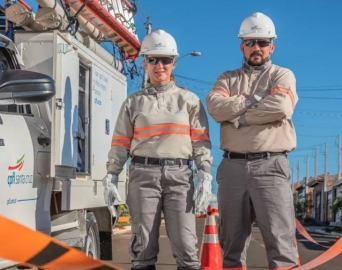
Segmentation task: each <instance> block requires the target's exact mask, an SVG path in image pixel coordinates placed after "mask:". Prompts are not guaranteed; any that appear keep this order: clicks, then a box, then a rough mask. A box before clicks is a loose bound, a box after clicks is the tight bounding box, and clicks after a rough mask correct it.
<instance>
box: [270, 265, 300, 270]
mask: <svg viewBox="0 0 342 270" xmlns="http://www.w3.org/2000/svg"><path fill="white" fill-rule="evenodd" d="M294 267H295V266H293V267H290V266H289V267H277V268H272V270H290V269H295V268H294Z"/></svg>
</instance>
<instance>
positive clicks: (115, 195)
mask: <svg viewBox="0 0 342 270" xmlns="http://www.w3.org/2000/svg"><path fill="white" fill-rule="evenodd" d="M118 181H119V178H118V176H117V175H116V174H110V173H109V174H107V176H106V177H105V178H103V180H102V184H103V186H104V192H103V195H104V200H105V203H106V204H107V206H108V209H109V211H110V212H111V214H112V216H113V217H116V216H117V212H116V209H115V207H114V202H115V200H117V201H118V202H121V197H120V194H119V192H118Z"/></svg>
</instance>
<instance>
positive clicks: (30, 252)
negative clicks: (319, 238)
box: [0, 209, 342, 270]
mask: <svg viewBox="0 0 342 270" xmlns="http://www.w3.org/2000/svg"><path fill="white" fill-rule="evenodd" d="M217 212H218V210H217V209H215V210H214V211H210V212H209V213H210V214H216V213H217ZM201 217H202V216H201ZM296 227H297V230H298V231H299V233H301V234H302V235H303V236H304V237H305V238H306V239H308V240H309V241H311V242H313V243H315V244H318V245H320V244H319V243H317V242H316V241H315V240H314V239H313V238H312V237H311V236H310V235H309V234H308V233H307V231H306V230H305V228H304V227H303V226H302V225H301V224H300V222H299V221H298V220H296ZM0 228H1V230H0V240H1V242H0V258H3V259H7V260H10V261H14V262H18V263H20V264H23V265H26V266H29V267H38V268H42V269H51V270H59V269H63V270H110V269H114V270H122V269H121V268H118V267H116V266H114V265H111V264H107V263H105V262H102V261H99V260H95V259H92V258H91V257H88V256H86V255H85V254H84V253H83V252H81V251H79V250H77V249H75V248H72V247H70V246H67V245H65V244H63V243H61V242H59V241H58V240H56V239H54V238H52V237H50V236H48V235H46V234H43V233H41V232H38V231H34V230H32V229H29V228H27V227H25V226H23V225H21V224H19V223H16V222H14V221H12V220H10V219H8V218H6V217H3V216H0ZM320 246H322V245H320ZM323 247H326V246H323ZM326 248H328V247H326ZM341 252H342V237H341V238H340V239H339V240H338V241H337V242H336V243H335V244H334V245H332V246H331V247H329V248H328V250H326V251H325V252H323V253H322V254H321V255H319V256H318V257H317V258H315V259H313V260H312V261H310V262H308V263H306V264H304V265H302V266H299V267H297V268H294V269H297V270H309V269H314V268H316V267H317V266H319V265H321V264H324V263H326V262H327V261H330V260H331V259H333V258H334V257H336V256H337V255H339V254H340V253H341Z"/></svg>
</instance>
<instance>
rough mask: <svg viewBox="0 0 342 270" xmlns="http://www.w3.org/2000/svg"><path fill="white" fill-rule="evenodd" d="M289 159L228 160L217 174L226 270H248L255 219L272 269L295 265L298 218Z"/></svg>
mask: <svg viewBox="0 0 342 270" xmlns="http://www.w3.org/2000/svg"><path fill="white" fill-rule="evenodd" d="M289 179H290V170H289V164H288V159H287V157H286V156H285V155H279V156H271V157H270V158H269V159H258V160H252V161H247V160H241V159H229V158H224V159H223V160H222V162H221V164H220V165H219V167H218V170H217V183H218V194H217V197H218V208H219V215H220V217H219V221H218V228H219V239H220V244H221V247H222V249H223V268H224V269H246V268H245V267H246V253H247V249H248V246H249V243H250V240H251V232H252V224H253V222H254V221H255V218H257V223H258V226H259V228H260V231H261V234H262V238H263V240H264V244H265V248H266V252H267V259H268V264H269V269H277V268H282V267H283V268H286V267H293V266H296V265H297V255H298V250H297V245H296V240H295V232H296V227H295V215H294V205H293V196H292V192H291V187H290V183H289Z"/></svg>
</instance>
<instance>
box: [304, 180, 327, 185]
mask: <svg viewBox="0 0 342 270" xmlns="http://www.w3.org/2000/svg"><path fill="white" fill-rule="evenodd" d="M323 182H324V180H323V179H315V180H313V181H311V182H309V183H308V184H307V185H308V187H314V186H317V185H319V184H321V183H323Z"/></svg>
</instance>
